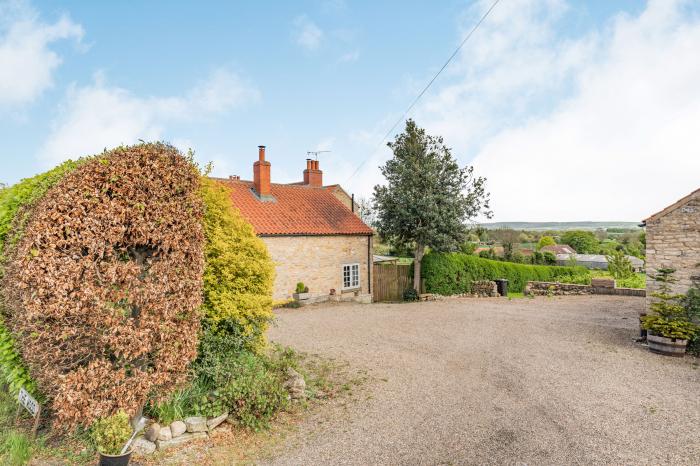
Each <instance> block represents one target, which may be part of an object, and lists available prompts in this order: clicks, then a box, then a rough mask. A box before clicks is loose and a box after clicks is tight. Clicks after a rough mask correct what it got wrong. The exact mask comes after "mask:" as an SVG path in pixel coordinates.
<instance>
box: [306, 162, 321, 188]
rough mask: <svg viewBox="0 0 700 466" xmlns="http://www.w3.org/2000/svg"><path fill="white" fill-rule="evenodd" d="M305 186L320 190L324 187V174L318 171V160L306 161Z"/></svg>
mask: <svg viewBox="0 0 700 466" xmlns="http://www.w3.org/2000/svg"><path fill="white" fill-rule="evenodd" d="M304 185H305V186H312V187H315V188H320V187H321V186H323V172H322V171H321V170H319V169H318V160H311V159H306V170H304Z"/></svg>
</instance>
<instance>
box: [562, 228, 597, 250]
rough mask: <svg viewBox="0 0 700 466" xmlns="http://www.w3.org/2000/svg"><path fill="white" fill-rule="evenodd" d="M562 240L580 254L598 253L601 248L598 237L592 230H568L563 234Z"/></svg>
mask: <svg viewBox="0 0 700 466" xmlns="http://www.w3.org/2000/svg"><path fill="white" fill-rule="evenodd" d="M561 242H562V243H564V244H568V245H569V246H571V247H572V248H574V250H575V251H576V252H577V253H579V254H597V253H598V250H599V243H598V238H596V237H595V234H593V232H591V231H583V230H572V231H567V232H566V233H564V234H563V235H562V237H561Z"/></svg>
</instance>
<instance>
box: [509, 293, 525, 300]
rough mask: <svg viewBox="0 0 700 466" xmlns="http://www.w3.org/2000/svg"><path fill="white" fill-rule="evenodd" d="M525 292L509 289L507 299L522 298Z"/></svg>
mask: <svg viewBox="0 0 700 466" xmlns="http://www.w3.org/2000/svg"><path fill="white" fill-rule="evenodd" d="M525 297H526V296H525V293H522V292H518V291H509V292H508V299H522V298H525Z"/></svg>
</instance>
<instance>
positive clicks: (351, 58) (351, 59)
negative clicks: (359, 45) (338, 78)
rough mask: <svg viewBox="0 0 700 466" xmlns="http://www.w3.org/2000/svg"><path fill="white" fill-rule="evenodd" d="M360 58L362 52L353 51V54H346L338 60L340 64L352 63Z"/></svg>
mask: <svg viewBox="0 0 700 466" xmlns="http://www.w3.org/2000/svg"><path fill="white" fill-rule="evenodd" d="M359 58H360V51H359V50H353V51H351V52H347V53H344V54H343V55H341V56H340V58H338V63H351V62H355V61H357V60H358V59H359Z"/></svg>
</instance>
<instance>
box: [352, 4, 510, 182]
mask: <svg viewBox="0 0 700 466" xmlns="http://www.w3.org/2000/svg"><path fill="white" fill-rule="evenodd" d="M500 1H501V0H495V1H494V2H493V3H492V4H491V7H490V8H489V9H488V10H486V13H484V15H483V16H482V17H481V19H480V20H479V21H478V22H477V23H476V24H475V25H474V27H473V28H472V30H471V31H469V34H467V35H466V37H465V38H464V40H462V43H461V44H459V46H458V47H457V48H456V49H455V51H454V52H453V53H452V55H450V58H448V59H447V61H446V62H445V64H444V65H442V68H440V69H439V70H438V72H437V73H435V76H433V79H431V80H430V82H429V83H428V84H427V85H426V86H425V87H424V88H423V90H422V91H420V94H418V96H417V97H416V98H415V99H414V100H413V102H411V105H409V106H408V108H407V109H406V111H405V112H403V114H402V115H401V116H400V117H399V119H398V120H396V123H394V125H393V126H392V127H391V128H390V129H389V131H387V132H386V134H385V135H384V137H383V138H382V139H381V141H379V144H377V147H375V148H374V150H373V151H372V152H371V153H370V157H371V156H372V154H374V153H375V152H376V151H377V149H379V148H380V147H381V146H382V144H383V143H384V141H385V140H386V138H388V137H389V135H390V134H391V133H392V131H394V129H396V127H397V126H398V125H399V123H401V122H402V121H403V120H404V118H406V115H408V113H409V112H410V111H411V110H412V109H413V107H414V106H415V105H416V104H417V103H418V101H419V100H420V99H421V97H423V94H425V92H426V91H427V90H428V89H429V88H430V86H431V85H432V84H433V83H434V82H435V80H436V79H437V78H438V76H440V73H442V72H443V70H444V69H445V68H447V65H449V64H450V62H451V61H452V59H453V58H454V57H455V56H456V55H457V54H458V53H459V51H460V50H461V49H462V47H464V44H466V43H467V41H468V40H469V38H470V37H471V36H472V34H474V32H476V30H477V29H479V26H481V23H483V22H484V20H485V19H486V18H487V17H488V15H489V14H491V10H493V9H494V8H495V7H496V5H497V4H498V3H499V2H500ZM370 157H366V158H365V159H364V160H363V161H362V163H361V164H360V165H358V166H357V168H356V169H355V171H354V172H352V175H350V176H349V177H348V179H347V180H345V183H347V182H348V181H350V180H351V179H352V178H353V177H354V176H355V175H357V172H359V171H360V169H361V168H362V167H363V166H364V165H365V163H367V160H369V159H370Z"/></svg>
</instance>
